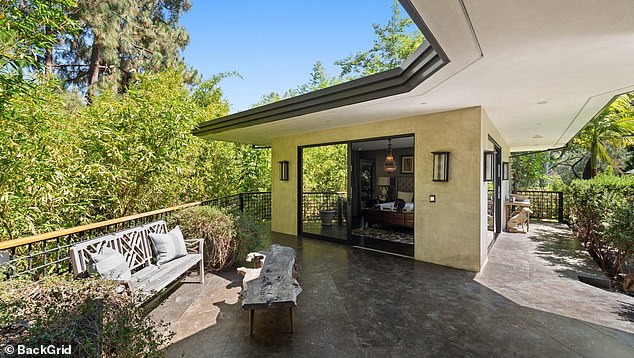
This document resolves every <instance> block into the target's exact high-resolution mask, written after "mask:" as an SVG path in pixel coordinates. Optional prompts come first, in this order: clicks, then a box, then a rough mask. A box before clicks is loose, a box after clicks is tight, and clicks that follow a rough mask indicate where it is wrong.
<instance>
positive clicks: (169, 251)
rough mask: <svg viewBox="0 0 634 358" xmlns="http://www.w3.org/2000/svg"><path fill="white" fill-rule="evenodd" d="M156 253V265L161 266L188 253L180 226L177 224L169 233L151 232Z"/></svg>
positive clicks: (150, 235)
mask: <svg viewBox="0 0 634 358" xmlns="http://www.w3.org/2000/svg"><path fill="white" fill-rule="evenodd" d="M149 237H150V240H152V245H153V247H154V252H155V253H156V257H157V260H156V265H157V266H159V267H161V266H163V265H164V264H166V263H167V262H169V261H172V260H174V259H175V258H178V257H181V256H185V255H187V247H186V246H185V239H184V238H183V233H182V232H181V229H180V227H178V226H176V227H175V228H173V229H172V230H170V232H168V233H167V234H155V233H150V234H149Z"/></svg>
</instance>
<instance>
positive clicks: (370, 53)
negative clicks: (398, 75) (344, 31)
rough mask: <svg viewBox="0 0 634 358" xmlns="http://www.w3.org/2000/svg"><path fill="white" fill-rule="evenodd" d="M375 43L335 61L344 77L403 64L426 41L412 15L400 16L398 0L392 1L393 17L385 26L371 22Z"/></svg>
mask: <svg viewBox="0 0 634 358" xmlns="http://www.w3.org/2000/svg"><path fill="white" fill-rule="evenodd" d="M372 27H373V28H374V33H375V35H376V39H375V40H374V46H373V47H372V48H371V49H369V50H367V51H363V52H357V53H356V54H353V55H350V56H348V57H346V58H344V59H343V60H339V61H337V62H335V64H337V65H339V66H341V74H340V76H341V77H347V78H358V77H364V76H368V75H372V74H375V73H379V72H383V71H387V70H390V69H393V68H396V67H398V66H400V64H401V63H403V61H405V60H406V59H407V58H408V57H409V56H410V55H411V54H412V53H413V52H414V50H416V48H418V46H420V44H422V43H423V40H424V38H423V35H422V34H421V33H420V31H418V29H416V27H415V26H414V22H413V21H412V20H411V19H410V18H409V17H401V11H400V9H399V4H398V1H397V0H394V4H393V5H392V17H391V18H390V20H389V21H388V23H387V24H386V25H385V26H381V25H380V24H372Z"/></svg>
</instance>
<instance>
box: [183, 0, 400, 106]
mask: <svg viewBox="0 0 634 358" xmlns="http://www.w3.org/2000/svg"><path fill="white" fill-rule="evenodd" d="M191 3H192V9H191V10H190V11H189V12H188V13H186V14H185V15H184V16H183V17H182V18H181V24H182V25H183V26H184V27H185V29H186V30H187V32H188V33H189V35H190V43H189V45H188V46H187V48H186V49H185V51H184V52H183V55H184V57H185V62H186V63H187V64H188V65H190V66H193V67H194V68H195V69H196V70H198V71H199V72H200V73H201V74H202V75H203V76H204V77H205V78H208V77H210V76H211V75H213V74H216V73H220V72H226V71H237V72H238V73H240V74H241V75H242V77H243V79H240V78H229V79H225V80H223V81H222V82H221V87H222V88H223V90H224V92H225V97H226V98H227V99H228V100H229V102H230V103H231V112H237V111H241V110H245V109H248V108H250V107H251V104H253V103H255V102H257V101H258V100H259V99H260V97H261V96H262V95H264V94H267V93H269V92H272V91H276V92H280V93H283V92H284V91H286V90H287V89H289V88H292V87H295V86H297V85H299V84H302V83H305V82H307V81H308V75H309V73H310V71H311V69H312V64H313V62H314V61H315V60H321V61H322V63H323V64H324V66H326V69H327V70H328V73H329V74H331V75H333V74H336V73H338V69H337V67H336V66H334V64H333V62H334V61H335V60H338V59H341V58H344V57H346V56H347V55H349V54H351V53H353V52H357V51H365V50H367V49H369V48H370V46H371V45H372V41H373V39H374V32H373V29H372V23H380V24H385V23H386V22H387V21H388V19H389V18H390V16H391V6H392V0H338V1H336V0H317V1H297V0H243V1H235V0H229V1H219V0H213V1H212V0H207V1H205V0H191Z"/></svg>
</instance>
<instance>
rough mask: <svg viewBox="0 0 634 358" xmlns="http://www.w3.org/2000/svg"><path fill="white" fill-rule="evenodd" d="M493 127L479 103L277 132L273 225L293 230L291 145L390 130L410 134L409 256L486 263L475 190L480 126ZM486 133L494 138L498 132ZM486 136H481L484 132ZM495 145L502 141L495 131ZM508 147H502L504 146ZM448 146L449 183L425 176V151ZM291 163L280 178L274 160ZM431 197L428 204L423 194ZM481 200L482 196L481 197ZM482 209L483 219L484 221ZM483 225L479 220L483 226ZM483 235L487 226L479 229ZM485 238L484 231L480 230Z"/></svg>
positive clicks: (475, 265) (480, 203)
mask: <svg viewBox="0 0 634 358" xmlns="http://www.w3.org/2000/svg"><path fill="white" fill-rule="evenodd" d="M485 127H486V132H487V133H488V132H493V130H494V129H495V128H492V129H491V127H493V124H492V123H491V121H490V120H489V119H488V118H487V117H486V114H485V113H484V112H483V111H482V109H481V108H480V107H472V108H466V109H461V110H455V111H448V112H442V113H435V114H430V115H425V116H418V117H413V118H404V119H399V120H392V121H385V122H378V123H371V124H365V125H359V126H353V127H347V128H337V129H332V130H326V131H320V132H314V133H308V134H302V135H298V136H291V137H282V138H276V139H274V140H273V143H272V163H273V166H274V167H273V171H272V172H273V181H272V191H273V193H272V226H271V228H272V230H273V231H277V232H282V233H286V234H291V235H296V234H297V175H298V173H297V147H298V146H306V145H314V144H322V143H333V142H342V141H350V140H360V139H369V138H377V137H382V136H390V135H401V134H414V135H415V136H416V137H415V150H414V157H415V177H416V180H415V186H416V195H415V208H416V210H415V228H414V235H415V246H414V247H415V252H414V256H415V259H417V260H421V261H426V262H432V263H437V264H442V265H446V266H450V267H456V268H461V269H466V270H471V271H479V270H480V268H481V265H482V264H483V263H484V262H485V260H486V257H483V254H484V256H486V246H484V251H482V249H481V247H482V245H483V244H484V242H485V241H486V239H485V238H483V236H482V233H483V230H482V228H484V229H485V230H486V189H485V196H484V197H483V196H482V188H486V185H485V184H484V183H483V182H482V161H483V158H482V148H483V139H482V138H483V132H484V131H485V129H484V128H485ZM494 132H495V133H493V135H492V136H493V137H496V136H497V135H499V134H497V130H495V131H494ZM484 138H485V139H486V138H487V136H486V135H484ZM498 143H500V145H503V146H505V143H504V141H503V140H502V138H501V136H500V137H499V141H498ZM503 150H505V151H506V153H508V147H506V149H505V147H503ZM434 151H448V152H451V154H450V158H449V182H446V183H437V182H433V181H432V154H431V152H434ZM282 160H288V161H289V162H290V178H289V180H288V181H286V182H283V181H280V180H279V173H278V164H277V162H279V161H282ZM431 194H434V195H436V202H435V203H430V202H429V196H430V195H431ZM483 198H484V200H483ZM483 215H484V221H482V220H483ZM483 223H484V224H485V225H484V226H483ZM484 234H486V231H485V232H484ZM485 236H486V235H485Z"/></svg>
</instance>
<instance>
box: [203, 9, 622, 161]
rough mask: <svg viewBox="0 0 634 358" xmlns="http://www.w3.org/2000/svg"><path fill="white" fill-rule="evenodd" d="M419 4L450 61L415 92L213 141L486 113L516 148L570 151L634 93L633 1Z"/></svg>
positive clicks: (264, 140) (259, 140) (260, 140)
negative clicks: (601, 116)
mask: <svg viewBox="0 0 634 358" xmlns="http://www.w3.org/2000/svg"><path fill="white" fill-rule="evenodd" d="M385 1H388V0H385ZM412 3H413V4H414V6H415V7H416V9H417V10H418V12H419V13H420V14H421V16H422V18H423V19H424V21H425V23H426V25H427V26H428V27H429V29H430V30H431V32H432V33H433V35H434V36H435V37H436V39H437V40H438V42H439V43H440V45H441V46H442V49H443V50H444V51H445V53H446V54H447V56H448V57H449V59H450V60H451V62H450V63H449V64H447V65H446V66H444V67H443V68H441V69H440V70H439V71H438V72H437V73H435V74H434V75H433V76H431V77H430V78H429V79H427V80H426V81H425V82H423V83H422V84H421V85H419V86H418V87H416V88H415V89H414V90H412V91H411V92H409V93H406V94H402V95H397V96H391V97H386V98H382V99H379V100H374V101H369V102H364V103H359V104H355V105H350V106H345V107H340V108H335V109H331V110H327V111H322V112H317V113H311V114H307V115H303V116H300V117H295V118H290V119H285V120H281V121H277V122H272V123H268V124H263V125H258V126H252V127H247V128H241V129H235V130H231V131H227V132H222V133H217V134H212V135H210V136H208V137H207V138H210V139H220V140H230V141H237V142H246V143H253V144H270V143H271V138H275V137H280V136H286V135H294V134H299V133H305V132H311V131H317V130H322V129H326V128H333V127H344V126H349V125H354V124H360V123H369V122H376V121H383V120H388V119H397V118H404V117H409V116H413V115H421V114H429V113H434V112H441V111H447V110H454V109H460V108H466V107H472V106H482V107H483V108H484V110H485V111H486V112H487V114H488V115H489V117H490V118H491V120H492V121H493V122H494V124H495V125H496V126H497V128H498V129H499V130H500V132H501V133H502V135H503V136H504V137H505V139H506V141H507V142H508V143H509V145H510V146H511V150H513V151H521V150H542V149H548V148H557V147H561V146H563V145H565V144H566V143H567V142H568V141H569V140H570V138H572V136H574V135H575V134H576V133H577V132H578V131H579V130H580V129H581V128H582V127H583V126H584V125H585V124H586V123H587V122H588V121H589V120H590V119H591V118H592V117H593V116H595V115H596V114H597V113H598V112H599V111H600V110H601V108H603V107H604V106H605V105H606V104H607V103H608V102H609V101H610V100H611V99H612V98H613V97H614V96H616V95H618V94H621V93H624V92H629V91H634V1H632V0H611V1H609V2H606V1H598V0H557V1H553V0H531V1H520V0H464V1H460V0H443V1H436V0H412ZM463 5H464V6H463Z"/></svg>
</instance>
